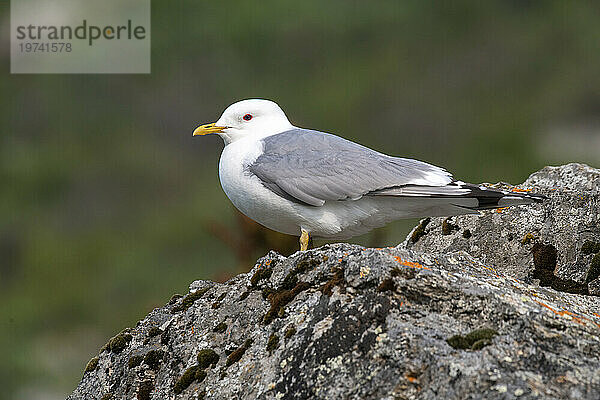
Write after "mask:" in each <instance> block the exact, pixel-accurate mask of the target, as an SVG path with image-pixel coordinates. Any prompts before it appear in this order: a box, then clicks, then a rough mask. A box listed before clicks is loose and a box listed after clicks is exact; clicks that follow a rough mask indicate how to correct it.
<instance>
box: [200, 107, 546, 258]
mask: <svg viewBox="0 0 600 400" xmlns="http://www.w3.org/2000/svg"><path fill="white" fill-rule="evenodd" d="M212 134H215V135H219V136H220V137H221V139H223V141H224V143H225V147H224V149H223V152H222V154H221V158H220V161H219V179H220V181H221V186H222V187H223V191H224V192H225V194H226V195H227V197H228V198H229V199H230V200H231V202H232V203H233V204H234V205H235V207H236V208H237V209H238V210H240V211H241V212H242V213H244V214H245V215H246V216H248V217H250V218H251V219H253V220H254V221H256V222H258V223H260V224H261V225H264V226H265V227H267V228H269V229H272V230H275V231H278V232H282V233H285V234H289V235H296V236H300V250H301V251H304V250H306V249H307V248H308V244H309V241H310V239H311V238H312V237H319V238H325V239H348V238H350V237H352V236H356V235H360V234H363V233H366V232H368V231H370V230H372V229H374V228H378V227H381V226H384V225H386V224H388V223H389V222H391V221H394V220H396V219H401V218H417V217H432V216H454V215H461V214H477V213H478V211H479V210H488V209H494V208H500V207H509V206H515V205H522V204H530V203H534V202H541V201H542V200H543V199H544V196H541V195H535V194H529V193H521V192H508V191H500V190H494V189H491V188H488V187H486V186H483V185H473V184H469V183H465V182H462V181H457V180H455V179H453V178H452V175H451V174H450V173H449V172H448V171H446V170H445V169H444V168H440V167H437V166H435V165H431V164H428V163H425V162H423V161H418V160H413V159H409V158H400V157H393V156H388V155H386V154H383V153H380V152H378V151H375V150H372V149H370V148H368V147H365V146H362V145H360V144H358V143H355V142H352V141H350V140H347V139H344V138H342V137H339V136H336V135H333V134H330V133H325V132H320V131H316V130H311V129H304V128H298V127H296V126H294V125H292V124H291V123H290V121H289V120H288V118H287V117H286V115H285V113H284V112H283V110H282V109H281V108H280V107H279V106H278V105H277V103H275V102H273V101H269V100H263V99H249V100H242V101H239V102H237V103H234V104H232V105H230V106H229V107H227V109H225V111H224V112H223V114H222V115H221V117H220V118H219V119H218V120H217V122H215V123H211V124H206V125H201V126H199V127H198V128H196V129H195V130H194V132H193V135H194V136H198V135H212Z"/></svg>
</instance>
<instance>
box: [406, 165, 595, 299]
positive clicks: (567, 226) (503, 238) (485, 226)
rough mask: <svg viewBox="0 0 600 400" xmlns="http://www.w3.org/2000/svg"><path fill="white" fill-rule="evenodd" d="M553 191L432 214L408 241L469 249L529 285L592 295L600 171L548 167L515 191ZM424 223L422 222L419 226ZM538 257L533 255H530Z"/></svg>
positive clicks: (424, 247)
mask: <svg viewBox="0 0 600 400" xmlns="http://www.w3.org/2000/svg"><path fill="white" fill-rule="evenodd" d="M493 186H494V187H498V186H500V187H502V188H504V189H513V190H516V191H531V192H532V193H533V192H535V193H540V194H544V195H546V196H548V200H547V201H546V202H545V203H544V204H535V205H531V206H518V207H512V208H507V209H499V210H490V211H485V212H482V213H481V215H463V216H458V217H452V218H428V219H427V220H428V223H427V225H426V227H425V229H424V231H423V229H419V228H415V229H414V230H413V234H414V233H415V232H417V233H418V234H419V239H418V240H417V241H413V240H410V238H409V239H407V240H405V242H404V246H405V247H407V248H409V249H413V250H417V251H424V252H433V253H445V252H452V251H461V250H462V251H466V252H468V253H469V254H470V255H472V256H474V257H477V258H478V259H480V260H481V261H483V262H484V263H486V264H488V265H490V266H493V267H494V268H495V269H497V270H498V271H501V272H503V273H506V274H509V275H511V276H513V277H515V278H518V279H522V280H524V281H525V282H529V283H533V282H535V283H537V284H541V285H542V286H550V287H553V288H554V289H557V290H561V291H568V292H572V293H582V294H588V293H590V288H589V287H588V284H589V283H591V282H592V281H593V280H595V279H597V278H598V277H600V256H599V257H598V266H597V267H596V266H595V264H596V262H594V261H593V260H594V257H595V253H598V251H599V250H600V170H598V169H594V168H591V167H589V166H587V165H583V164H568V165H564V166H561V167H546V168H544V169H542V170H541V171H539V172H536V173H534V174H532V175H531V176H530V177H529V178H528V179H527V180H526V181H525V182H524V183H523V184H522V185H519V186H518V187H516V188H513V187H509V186H507V185H493ZM421 225H422V224H421ZM532 255H533V257H532Z"/></svg>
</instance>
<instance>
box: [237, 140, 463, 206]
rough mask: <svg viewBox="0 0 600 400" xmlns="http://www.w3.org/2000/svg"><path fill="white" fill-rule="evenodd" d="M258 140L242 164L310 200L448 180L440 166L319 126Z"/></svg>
mask: <svg viewBox="0 0 600 400" xmlns="http://www.w3.org/2000/svg"><path fill="white" fill-rule="evenodd" d="M262 142H263V154H262V155H260V156H259V157H258V158H257V159H256V160H255V161H254V162H253V163H251V164H250V165H248V166H247V168H248V170H249V171H250V172H251V173H253V174H255V175H256V176H257V177H258V178H259V179H260V180H261V181H262V183H263V184H264V185H265V186H266V187H268V188H269V189H271V190H272V191H274V192H275V193H277V194H279V195H280V196H283V197H286V198H288V199H291V200H294V201H299V202H302V203H306V204H310V205H313V206H322V205H323V204H324V203H325V202H326V201H332V200H347V199H352V200H355V199H359V198H361V197H362V196H365V195H367V194H371V193H372V194H377V191H381V190H385V189H392V188H397V187H402V186H405V185H419V186H437V187H439V186H445V185H447V184H449V183H450V182H452V176H451V175H450V174H449V173H448V172H447V171H445V170H444V169H442V168H439V167H436V166H434V165H430V164H427V163H424V162H422V161H417V160H411V159H406V158H398V157H391V156H387V155H385V154H381V153H379V152H377V151H375V150H371V149H369V148H367V147H364V146H361V145H359V144H357V143H354V142H351V141H349V140H346V139H343V138H341V137H339V136H335V135H331V134H327V133H323V132H318V131H311V130H307V129H300V128H298V129H293V130H290V131H286V132H282V133H279V134H277V135H273V136H268V137H266V138H264V139H263V140H262Z"/></svg>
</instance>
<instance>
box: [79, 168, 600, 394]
mask: <svg viewBox="0 0 600 400" xmlns="http://www.w3.org/2000/svg"><path fill="white" fill-rule="evenodd" d="M594 171H595V170H592V169H591V168H589V167H585V166H581V165H573V164H571V165H568V166H564V167H560V168H546V169H544V170H542V171H540V172H538V173H536V174H534V175H532V176H531V177H530V178H529V179H528V181H527V182H526V185H528V186H526V187H529V186H531V187H535V190H536V192H537V191H542V192H543V193H546V194H547V195H549V197H550V200H549V201H548V202H547V203H545V204H544V205H542V206H533V207H518V208H516V209H514V210H505V211H503V212H502V213H495V212H486V213H485V214H484V215H483V216H482V217H480V218H481V219H482V221H481V222H480V224H477V222H476V221H475V220H472V219H474V218H475V217H473V216H468V217H461V218H453V219H452V220H451V221H448V223H450V224H452V225H456V226H458V227H459V228H458V230H457V229H455V228H451V227H448V229H446V230H445V232H446V233H447V234H444V233H443V232H442V229H441V228H442V224H443V221H444V219H437V218H432V219H431V220H430V223H429V224H426V226H425V228H424V229H423V231H424V232H423V233H424V235H422V236H421V237H420V238H419V239H418V240H417V241H416V243H414V244H412V243H410V244H409V243H408V242H409V241H410V235H409V239H407V241H406V242H405V243H404V244H402V245H400V246H398V247H396V248H384V249H369V248H363V247H361V246H356V245H349V244H335V245H327V246H323V247H321V248H318V249H314V250H309V251H306V252H303V253H299V252H298V253H295V254H293V255H292V256H290V257H283V256H281V255H279V254H277V253H275V252H270V253H269V254H267V255H266V256H265V257H263V258H261V259H259V260H258V262H257V264H256V265H255V266H254V268H253V269H252V270H251V271H250V272H249V273H247V274H241V275H239V276H237V277H235V278H233V279H231V280H230V281H228V282H226V283H224V284H218V283H214V282H208V281H195V282H193V283H192V284H191V285H190V293H189V294H187V295H186V296H184V297H183V298H174V299H173V300H172V301H171V302H169V303H168V304H166V305H165V306H163V307H161V308H157V309H155V310H153V311H152V312H150V314H149V315H148V316H147V317H146V318H144V319H143V320H142V321H140V322H138V324H137V325H136V326H135V327H134V328H131V329H128V330H126V331H124V333H121V334H119V335H127V339H128V340H126V341H125V342H124V346H123V347H122V348H121V346H119V347H118V351H114V349H112V346H110V345H109V346H105V347H104V348H103V349H102V350H101V352H100V354H99V355H98V356H97V361H95V362H94V364H95V366H94V368H88V371H86V372H85V373H84V375H83V378H82V380H81V382H80V384H79V385H78V387H77V388H76V389H75V391H74V392H73V393H72V394H71V395H70V396H69V398H68V399H71V400H75V399H86V400H87V399H102V398H108V395H109V394H110V395H112V397H111V398H113V399H132V398H138V399H139V398H143V399H197V398H206V399H236V398H242V399H246V398H247V399H255V398H257V399H306V398H318V399H344V398H352V399H390V400H391V399H412V398H419V399H439V398H475V399H507V398H522V399H529V398H540V399H541V398H555V399H558V398H561V399H562V398H572V399H598V398H600V375H599V374H598V373H597V371H598V370H599V368H600V314H598V310H600V297H598V296H592V295H583V294H572V293H567V292H564V291H557V290H555V289H553V288H552V287H539V286H537V285H536V284H534V283H535V281H536V280H538V279H539V278H534V277H533V271H535V269H536V266H535V265H534V261H533V258H534V254H532V249H533V247H534V246H535V245H536V244H537V245H539V246H538V247H537V252H538V256H536V257H537V258H538V261H537V263H538V264H539V265H540V266H541V265H546V264H552V262H553V259H554V260H556V261H555V263H556V264H557V265H559V264H560V265H566V264H568V263H569V262H570V263H571V264H570V265H573V266H577V265H583V261H582V260H587V259H584V258H583V257H589V256H592V257H595V255H592V254H587V255H585V256H578V254H577V251H575V252H571V253H569V252H568V249H571V248H577V246H580V247H581V246H583V243H581V241H582V240H589V241H591V242H594V241H595V242H598V237H597V236H596V234H597V233H598V231H597V225H596V226H595V227H592V225H593V223H594V222H593V221H596V223H597V222H598V216H597V213H598V211H597V210H598V208H596V209H595V210H594V209H593V207H591V206H589V203H590V202H591V203H593V204H596V205H597V204H598V190H599V189H598V186H597V184H596V183H594V182H591V183H590V181H589V179H588V178H586V176H587V177H590V176H591V177H593V176H595V175H594V173H597V171H596V172H594ZM588 173H589V174H588ZM586 174H587V175H586ZM561 180H565V182H564V185H563V184H562V182H561ZM575 180H576V181H575ZM552 182H554V183H552ZM551 185H555V186H554V188H555V189H556V190H554V191H552V190H550V189H551V188H552V187H551ZM578 188H584V189H581V190H580V189H578ZM580 196H584V197H585V199H587V201H586V202H583V201H582V202H579V200H577V199H579V198H580ZM594 196H595V197H594ZM562 201H565V202H566V203H564V204H563V203H562ZM594 202H595V203H594ZM576 205H578V207H577V208H574V207H575V206H576ZM568 207H571V208H573V209H575V210H576V212H575V213H573V214H571V211H569V209H568ZM554 208H556V209H557V210H556V213H555V214H553V209H554ZM565 212H566V214H565ZM594 213H596V214H595V215H594ZM570 215H572V217H569V216H570ZM568 218H572V219H571V220H570V221H571V222H572V223H571V224H570V225H568V226H567V225H561V224H563V223H564V222H563V221H564V220H565V219H567V220H568ZM527 221H529V222H530V223H529V224H527V225H525V226H521V225H520V224H521V223H525V222H527ZM485 224H490V225H489V231H488V232H486V231H485ZM502 224H507V225H508V226H507V227H505V230H506V233H504V234H503V232H505V230H503V228H502ZM421 225H422V224H421ZM578 226H579V227H580V228H581V227H585V228H584V229H580V228H577V227H578ZM559 227H560V228H561V229H562V228H564V229H570V231H568V232H571V237H570V238H567V236H568V234H567V233H565V232H562V231H561V230H560V229H559ZM588 228H589V229H588ZM465 229H469V230H470V233H471V237H470V238H465V237H464V231H465ZM593 229H596V230H595V231H594V230H593ZM491 232H498V235H497V237H496V238H495V239H494V238H493V235H492V233H491ZM510 232H512V233H513V235H514V237H513V239H512V240H508V238H507V235H508V233H510ZM521 233H522V235H520V236H519V235H518V234H521ZM527 233H532V236H533V238H530V239H529V240H525V242H526V243H524V244H521V241H522V240H524V239H525V236H526V234H527ZM467 236H468V235H467ZM434 238H437V239H435V240H434ZM494 240H495V241H496V244H497V247H501V248H503V249H505V251H506V252H507V253H506V254H503V253H502V252H501V251H499V250H498V249H497V248H495V247H494V246H493V243H494V242H493V241H494ZM561 240H564V241H565V242H564V243H561ZM465 241H466V242H465ZM512 242H514V243H512ZM507 243H508V244H507ZM580 243H581V244H580ZM458 246H463V247H462V248H460V249H459V248H458ZM540 246H541V247H540ZM548 246H552V247H548ZM588 247H589V248H593V246H590V245H588ZM552 248H554V249H555V252H553V251H552V250H551V249H552ZM577 250H578V251H579V250H581V249H580V248H579V249H577ZM488 251H489V253H488ZM565 252H566V253H565ZM504 257H506V259H505V258H504ZM553 257H554V258H553ZM568 257H571V258H568ZM578 257H579V258H578ZM576 260H580V261H581V262H580V263H579V264H578V263H577V262H575V261H576ZM587 273H588V274H589V270H588V272H587ZM552 275H554V274H552ZM576 276H579V275H573V278H572V279H573V282H576V283H577V282H585V281H586V279H588V277H587V276H586V277H585V278H582V279H583V281H582V280H581V279H580V280H579V281H575V277H576ZM582 276H583V275H582ZM569 279H571V278H569ZM526 281H529V283H527V282H526ZM596 281H597V279H596V280H592V281H590V283H594V284H596V283H595V282H596ZM596 286H597V284H596ZM590 291H591V290H590ZM119 335H117V337H120V336H119ZM121 342H122V341H119V343H121ZM148 354H150V356H149V355H148ZM130 360H133V362H131V361H130ZM176 393H177V394H176Z"/></svg>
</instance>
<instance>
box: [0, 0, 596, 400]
mask: <svg viewBox="0 0 600 400" xmlns="http://www.w3.org/2000/svg"><path fill="white" fill-rule="evenodd" d="M9 15H10V13H9V6H8V2H2V4H0V28H1V31H2V32H3V33H4V35H3V41H2V43H0V46H1V50H2V51H1V53H0V57H2V63H1V68H2V72H1V74H0V93H1V94H2V95H1V97H0V123H1V125H0V126H1V128H2V131H1V135H0V157H1V158H0V180H1V185H0V304H1V305H0V324H1V330H0V382H1V383H2V388H1V389H0V398H2V399H3V398H7V399H13V398H14V399H60V398H64V397H65V396H66V395H67V393H69V392H70V391H71V390H72V389H73V388H74V387H75V385H76V384H77V382H78V381H79V379H80V378H81V375H82V371H83V368H84V366H85V363H86V362H87V360H88V359H90V358H91V357H93V356H94V355H95V354H96V353H97V351H98V349H99V348H100V347H101V346H102V345H103V344H104V343H105V342H106V341H107V339H108V338H109V337H110V336H111V335H113V334H115V333H116V332H118V331H119V330H121V329H122V328H124V327H126V326H134V325H135V323H136V321H137V320H138V319H140V318H142V317H143V316H144V315H145V314H147V313H148V312H149V311H150V310H151V309H152V308H154V307H157V306H160V305H162V304H164V303H165V302H166V301H167V300H168V299H169V298H170V296H171V295H172V294H173V293H176V292H179V293H185V292H186V291H187V285H188V284H189V283H190V282H191V281H193V280H195V279H215V280H221V281H222V280H225V279H227V278H228V277H230V276H231V275H232V274H235V273H239V272H241V271H245V270H248V269H249V268H250V267H251V266H252V262H251V261H250V260H254V259H255V258H256V257H258V256H260V255H262V254H264V253H265V252H266V251H267V250H268V249H269V248H275V249H278V250H279V251H281V252H283V253H289V252H290V251H292V249H295V246H296V240H297V239H296V238H291V239H287V237H283V236H278V235H274V234H272V233H268V232H264V231H262V230H258V229H257V228H256V227H254V226H252V225H250V224H249V223H247V222H246V221H244V220H243V219H241V218H240V217H238V216H236V213H235V210H234V208H233V207H232V206H231V205H230V203H229V201H228V200H227V198H226V197H225V195H224V194H223V192H222V190H221V188H220V185H219V181H218V177H217V162H218V158H219V154H220V152H221V149H222V143H221V141H220V139H219V138H217V137H208V138H198V137H196V138H193V137H192V136H191V132H192V130H193V128H195V127H196V126H197V125H198V124H200V123H206V122H212V121H215V120H216V119H217V118H218V117H219V115H220V114H221V112H222V111H223V109H224V108H225V107H226V106H227V105H229V104H231V103H233V102H235V101H237V100H240V99H244V98H254V97H259V98H268V99H272V100H275V101H277V102H278V103H279V104H280V105H281V106H282V108H283V109H284V110H285V111H286V113H287V115H288V117H289V118H290V120H291V121H292V123H294V124H296V125H299V126H302V127H307V128H315V129H320V130H324V131H329V132H333V133H337V134H340V135H342V136H344V137H346V138H349V139H352V140H356V141H359V142H361V143H362V144H365V145H367V146H369V147H372V148H375V149H380V150H385V151H386V152H388V153H390V154H394V155H402V156H407V157H415V158H419V159H421V160H425V161H428V162H431V163H434V164H438V165H442V166H445V167H447V168H448V169H449V170H450V171H453V172H454V173H455V176H456V177H458V178H460V179H462V180H466V181H472V182H482V181H486V182H496V181H499V180H503V181H506V182H511V183H519V182H522V181H523V180H524V179H526V178H527V176H528V175H529V174H530V173H531V172H533V171H535V170H537V169H540V168H541V167H543V166H544V165H547V164H559V163H564V162H567V161H582V162H587V163H590V164H593V165H595V166H598V165H599V164H600V73H599V71H600V24H599V23H598V21H600V7H599V6H598V3H597V2H591V1H590V2H586V1H581V2H566V1H545V2H536V1H515V0H513V1H487V2H479V1H456V2H435V3H434V2H428V1H405V2H399V1H369V2H365V1H347V0H343V1H342V0H335V1H329V2H320V1H314V0H310V1H309V0H305V1H302V2H296V1H294V2H292V1H275V0H268V1H261V2H260V3H259V2H228V1H218V2H217V1H212V2H204V1H202V2H200V1H191V0H186V1H171V2H167V1H157V0H155V1H154V2H153V4H152V74H150V75H137V76H136V75H112V76H111V75H10V74H9V64H10V63H9V61H10V60H9V45H8V37H9V36H8V32H9V28H8V27H9V24H10V20H9ZM414 223H415V221H404V222H398V223H395V224H392V225H390V226H388V227H386V228H383V229H381V230H378V231H376V232H374V233H372V234H370V235H367V236H364V237H360V238H355V239H353V240H351V242H354V243H361V244H365V245H374V246H384V245H395V244H397V243H399V242H401V241H402V240H403V238H404V236H405V234H406V233H407V232H408V230H409V229H410V227H411V226H412V225H414Z"/></svg>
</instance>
